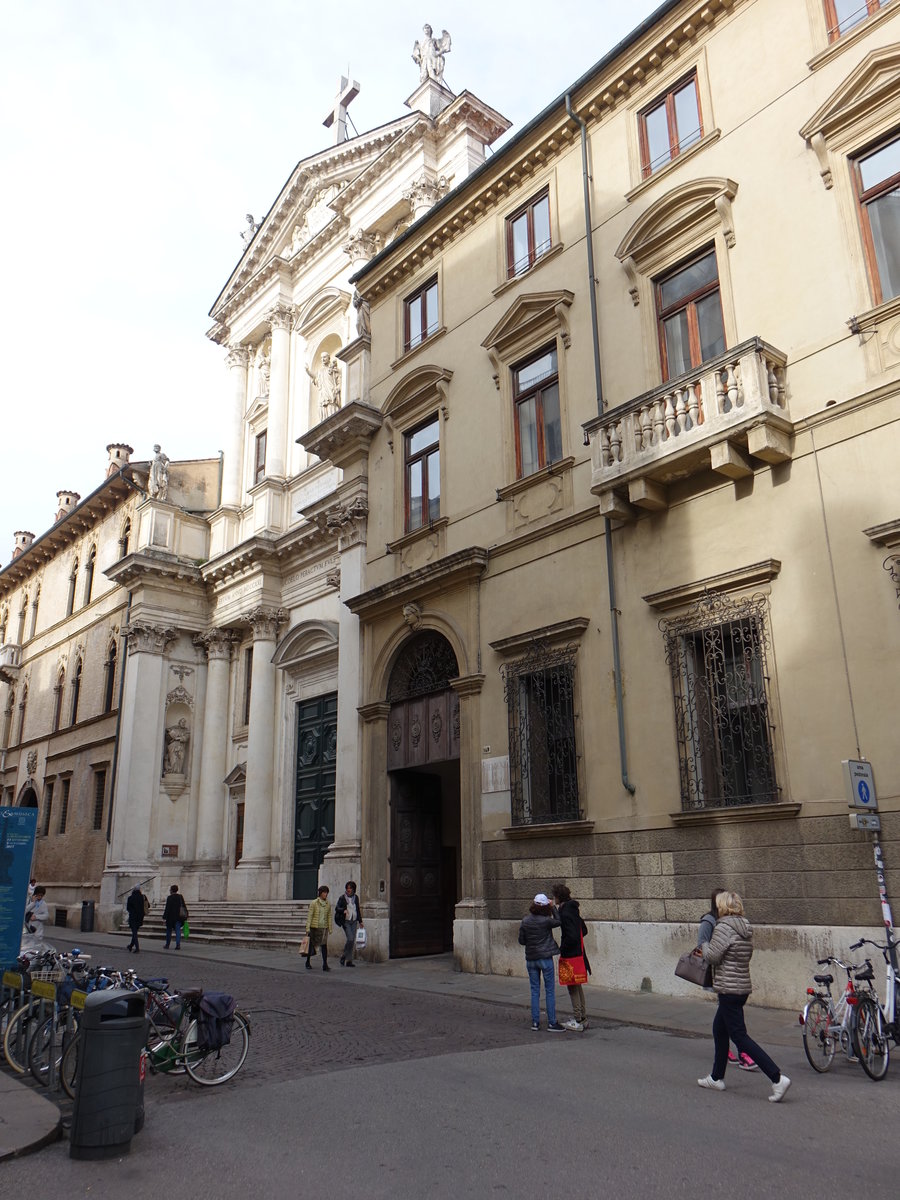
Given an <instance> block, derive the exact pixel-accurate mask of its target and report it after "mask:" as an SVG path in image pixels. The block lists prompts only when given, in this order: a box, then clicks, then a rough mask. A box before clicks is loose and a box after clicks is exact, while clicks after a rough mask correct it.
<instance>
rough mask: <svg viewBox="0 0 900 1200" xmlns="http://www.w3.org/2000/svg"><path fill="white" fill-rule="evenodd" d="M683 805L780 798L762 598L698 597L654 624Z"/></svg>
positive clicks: (708, 805)
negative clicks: (667, 672)
mask: <svg viewBox="0 0 900 1200" xmlns="http://www.w3.org/2000/svg"><path fill="white" fill-rule="evenodd" d="M660 628H661V629H662V631H663V633H664V635H665V639H666V659H667V661H668V663H669V666H670V668H671V672H672V690H673V695H674V701H675V730H676V738H677V741H678V756H679V766H680V776H681V807H682V808H683V809H684V810H685V811H691V810H694V809H704V808H728V807H732V806H735V805H741V804H770V803H774V802H775V801H777V800H778V799H779V789H778V784H777V782H776V779H775V761H774V755H773V733H774V726H773V725H772V724H771V721H770V713H769V708H770V700H769V688H770V676H769V668H768V661H767V650H768V644H767V623H766V600H765V597H764V596H753V597H749V598H747V599H739V600H734V599H731V598H728V597H723V596H717V595H709V594H708V595H706V596H704V597H703V598H702V599H701V600H700V601H699V602H698V603H697V604H696V605H695V606H694V607H693V608H692V609H691V611H690V612H688V613H686V614H685V615H683V616H680V617H675V618H671V619H667V620H663V621H661V622H660Z"/></svg>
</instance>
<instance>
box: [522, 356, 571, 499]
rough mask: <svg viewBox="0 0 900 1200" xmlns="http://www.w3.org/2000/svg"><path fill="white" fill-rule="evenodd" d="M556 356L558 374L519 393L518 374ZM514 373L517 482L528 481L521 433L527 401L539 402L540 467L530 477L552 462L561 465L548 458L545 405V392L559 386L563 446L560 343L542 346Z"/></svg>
mask: <svg viewBox="0 0 900 1200" xmlns="http://www.w3.org/2000/svg"><path fill="white" fill-rule="evenodd" d="M550 353H553V354H555V355H556V371H555V372H554V374H553V375H548V376H547V377H546V378H545V379H541V380H539V381H538V382H537V383H535V384H534V385H533V386H532V387H530V388H528V390H527V391H524V392H519V390H518V374H519V372H520V371H522V370H524V369H525V367H528V366H530V365H531V364H532V363H533V362H536V361H537V360H538V359H539V358H543V357H544V355H545V354H550ZM510 371H511V373H512V402H513V432H514V435H515V442H516V479H527V478H528V476H527V475H523V474H522V444H521V435H520V433H519V406H520V405H521V404H524V403H525V402H526V401H527V400H531V399H532V397H534V399H535V411H534V419H535V425H536V428H537V443H538V465H537V467H536V468H535V470H534V471H532V472H530V474H532V475H534V474H536V473H537V472H538V471H541V470H543V469H544V467H547V466H549V465H550V462H551V461H552V462H557V461H559V460H557V459H551V460H548V458H547V439H546V430H545V426H544V405H543V399H542V397H543V393H544V391H546V389H547V386H548V384H550V385H552V384H556V389H557V397H558V403H559V419H560V443H561V442H562V436H561V435H562V401H561V398H560V385H559V350H558V348H557V344H556V342H555V341H554V342H550V343H548V344H547V345H546V346H542V347H541V349H540V350H537V351H535V353H533V354H529V355H528V357H527V358H524V359H521V360H520V361H519V362H517V363H514V364H513V365H512V366H511V367H510ZM560 457H562V445H560Z"/></svg>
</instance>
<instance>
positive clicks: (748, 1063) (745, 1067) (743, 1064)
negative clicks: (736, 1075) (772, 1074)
mask: <svg viewBox="0 0 900 1200" xmlns="http://www.w3.org/2000/svg"><path fill="white" fill-rule="evenodd" d="M738 1066H739V1067H740V1068H741V1070H742V1071H758V1070H759V1067H758V1066H757V1065H756V1063H755V1062H754V1061H753V1059H752V1058H751V1057H750V1055H749V1054H742V1055H741V1060H740V1062H739V1063H738Z"/></svg>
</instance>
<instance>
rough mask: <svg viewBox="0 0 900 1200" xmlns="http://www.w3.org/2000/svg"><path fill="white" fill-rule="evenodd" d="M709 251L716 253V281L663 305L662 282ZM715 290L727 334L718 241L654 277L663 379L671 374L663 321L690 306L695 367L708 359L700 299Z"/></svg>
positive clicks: (689, 319)
mask: <svg viewBox="0 0 900 1200" xmlns="http://www.w3.org/2000/svg"><path fill="white" fill-rule="evenodd" d="M709 254H713V255H714V256H715V260H716V281H715V284H711V283H709V284H705V285H704V286H703V287H702V288H697V289H696V291H694V292H691V293H690V294H689V295H687V296H682V297H681V298H680V299H679V300H678V302H677V303H676V304H672V305H670V306H669V307H668V308H666V309H664V308H663V307H662V304H661V294H662V285H663V284H664V283H668V281H669V280H670V279H671V278H672V277H673V276H674V275H678V274H679V273H680V272H681V271H685V270H687V268H688V267H690V266H692V265H693V263H695V262H699V261H700V260H701V259H703V258H706V257H707V256H708V255H709ZM714 292H715V293H717V294H718V297H719V312H720V313H721V316H722V334H723V336H725V332H726V331H725V312H724V309H723V308H722V278H721V276H720V274H719V255H718V253H717V251H716V247H715V245H712V246H707V247H705V248H704V249H703V250H701V251H699V252H698V253H697V254H693V255H691V257H690V258H688V259H685V260H682V261H681V262H679V263H677V264H676V265H675V266H674V267H671V268H669V269H668V270H667V271H666V272H665V273H664V274H662V275H660V276H658V277H657V278H656V279H654V281H653V299H654V304H655V306H656V328H657V337H658V339H659V361H660V366H661V367H662V377H663V381H664V382H665V380H667V379H670V378H671V375H670V374H669V355H668V351H667V349H666V334H665V326H664V322H665V321H666V320H667V319H668V318H669V317H673V316H674V315H675V314H676V313H678V312H681V311H682V309H687V314H688V335H689V337H690V347H691V367H690V369H691V370H696V369H697V368H698V367H700V366H701V365H702V364H703V363H704V362H705V361H706V360H705V359H704V358H703V352H702V349H701V347H700V325H699V322H698V321H697V302H698V300H705V299H706V297H707V296H711V295H712V294H713V293H714ZM726 343H727V337H726ZM726 348H727V346H726Z"/></svg>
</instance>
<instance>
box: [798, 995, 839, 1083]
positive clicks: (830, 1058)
mask: <svg viewBox="0 0 900 1200" xmlns="http://www.w3.org/2000/svg"><path fill="white" fill-rule="evenodd" d="M803 1049H804V1050H805V1051H806V1057H807V1058H808V1059H809V1065H810V1066H811V1067H812V1069H813V1070H814V1071H819V1072H820V1073H822V1074H824V1072H825V1071H827V1070H828V1069H829V1068H830V1067H831V1064H832V1063H833V1062H834V1051H835V1044H834V1028H833V1026H832V1024H831V1019H830V1013H829V1011H828V1005H827V1004H826V1002H825V1001H824V1000H822V999H815V1000H810V1002H809V1007H808V1008H807V1010H806V1021H805V1022H804V1025H803Z"/></svg>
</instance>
